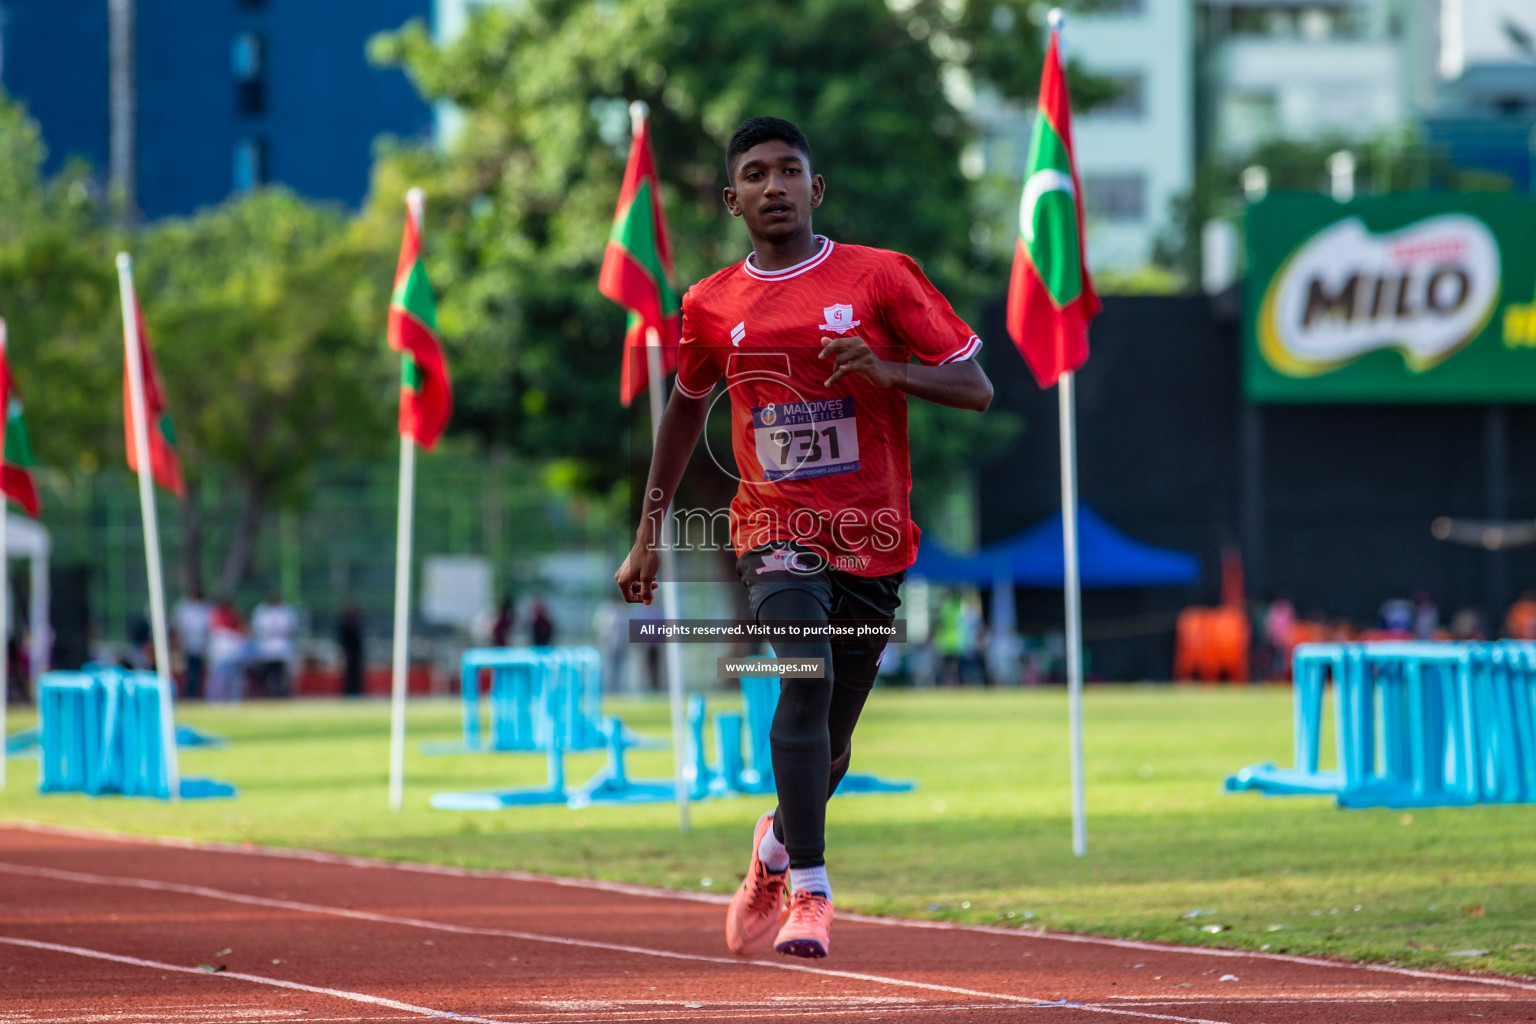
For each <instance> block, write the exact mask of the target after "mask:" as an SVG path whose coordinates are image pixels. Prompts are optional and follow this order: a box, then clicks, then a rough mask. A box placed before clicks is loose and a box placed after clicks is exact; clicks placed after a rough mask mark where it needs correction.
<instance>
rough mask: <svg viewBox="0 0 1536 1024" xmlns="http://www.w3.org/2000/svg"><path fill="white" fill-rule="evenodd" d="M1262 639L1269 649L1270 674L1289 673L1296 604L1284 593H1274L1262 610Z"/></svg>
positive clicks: (1276, 675) (1279, 675)
mask: <svg viewBox="0 0 1536 1024" xmlns="http://www.w3.org/2000/svg"><path fill="white" fill-rule="evenodd" d="M1264 641H1265V643H1267V644H1268V645H1269V650H1270V669H1271V671H1270V676H1271V677H1272V678H1277V679H1284V678H1285V677H1286V676H1289V675H1290V674H1291V651H1292V650H1293V649H1294V648H1295V646H1296V606H1295V605H1293V604H1291V599H1290V598H1289V597H1288V596H1287V595H1285V594H1277V595H1275V599H1274V600H1273V601H1271V602H1269V608H1268V610H1267V611H1265V612H1264Z"/></svg>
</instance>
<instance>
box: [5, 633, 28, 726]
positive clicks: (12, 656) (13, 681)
mask: <svg viewBox="0 0 1536 1024" xmlns="http://www.w3.org/2000/svg"><path fill="white" fill-rule="evenodd" d="M5 699H6V701H7V702H8V703H14V704H30V703H32V694H31V691H30V688H29V687H28V685H27V662H26V658H25V657H24V656H23V653H22V645H21V642H20V640H19V638H17V637H16V636H14V635H12V636H8V637H6V638H5ZM0 756H3V755H0Z"/></svg>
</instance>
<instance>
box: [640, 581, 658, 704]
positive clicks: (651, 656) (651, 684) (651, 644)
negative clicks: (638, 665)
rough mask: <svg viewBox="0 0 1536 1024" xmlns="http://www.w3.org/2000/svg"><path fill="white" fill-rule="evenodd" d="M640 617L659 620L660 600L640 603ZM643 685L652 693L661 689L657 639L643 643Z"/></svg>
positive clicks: (643, 619) (649, 620)
mask: <svg viewBox="0 0 1536 1024" xmlns="http://www.w3.org/2000/svg"><path fill="white" fill-rule="evenodd" d="M640 618H641V620H642V621H644V622H650V623H656V622H660V621H661V604H660V602H652V603H651V604H643V605H641V606H640ZM652 635H654V634H652ZM645 686H646V689H648V690H650V691H651V692H652V693H658V692H660V690H661V643H660V642H659V641H657V640H651V641H648V642H647V643H646V645H645Z"/></svg>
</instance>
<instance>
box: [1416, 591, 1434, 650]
mask: <svg viewBox="0 0 1536 1024" xmlns="http://www.w3.org/2000/svg"><path fill="white" fill-rule="evenodd" d="M1439 628H1440V606H1439V605H1437V604H1435V599H1434V598H1433V597H1431V596H1430V593H1429V591H1427V590H1420V591H1419V592H1418V593H1416V594H1414V595H1413V636H1414V639H1416V640H1430V639H1433V638H1434V635H1435V632H1436V631H1437V630H1439Z"/></svg>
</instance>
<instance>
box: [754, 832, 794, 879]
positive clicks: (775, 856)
mask: <svg viewBox="0 0 1536 1024" xmlns="http://www.w3.org/2000/svg"><path fill="white" fill-rule="evenodd" d="M757 859H758V860H760V861H762V862H763V867H765V868H767V869H768V870H769V871H772V872H773V873H774V874H778V873H779V872H780V871H783V870H784V869H785V868H787V867H789V851H788V850H787V849H785V848H784V844H783V843H781V842H779V840H778V839H777V837H775V836H774V834H773V829H771V828H770V829H769V830H768V831H767V832H765V833H763V841H762V842H760V843H758V844H757Z"/></svg>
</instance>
